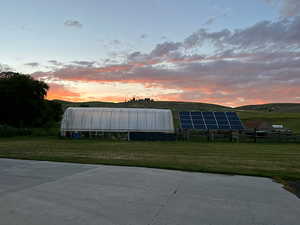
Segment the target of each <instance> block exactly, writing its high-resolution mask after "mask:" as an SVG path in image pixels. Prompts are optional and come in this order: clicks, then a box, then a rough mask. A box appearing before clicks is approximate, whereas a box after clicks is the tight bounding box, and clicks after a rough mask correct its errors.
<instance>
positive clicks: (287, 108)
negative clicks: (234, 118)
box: [236, 103, 300, 113]
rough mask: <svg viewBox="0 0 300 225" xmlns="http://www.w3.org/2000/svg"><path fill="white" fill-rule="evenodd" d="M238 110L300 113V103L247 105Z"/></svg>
mask: <svg viewBox="0 0 300 225" xmlns="http://www.w3.org/2000/svg"><path fill="white" fill-rule="evenodd" d="M236 109H237V110H247V111H248V110H250V111H253V110H254V111H260V112H280V113H300V103H271V104H263V105H245V106H240V107H237V108H236Z"/></svg>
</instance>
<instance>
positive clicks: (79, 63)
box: [71, 61, 96, 67]
mask: <svg viewBox="0 0 300 225" xmlns="http://www.w3.org/2000/svg"><path fill="white" fill-rule="evenodd" d="M71 63H73V64H76V65H79V66H87V67H92V66H93V65H94V64H95V63H96V61H72V62H71Z"/></svg>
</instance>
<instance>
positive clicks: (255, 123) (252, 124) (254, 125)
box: [244, 120, 272, 130]
mask: <svg viewBox="0 0 300 225" xmlns="http://www.w3.org/2000/svg"><path fill="white" fill-rule="evenodd" d="M244 125H245V127H246V128H247V129H257V130H272V124H271V123H269V122H267V121H264V120H249V121H246V122H244Z"/></svg>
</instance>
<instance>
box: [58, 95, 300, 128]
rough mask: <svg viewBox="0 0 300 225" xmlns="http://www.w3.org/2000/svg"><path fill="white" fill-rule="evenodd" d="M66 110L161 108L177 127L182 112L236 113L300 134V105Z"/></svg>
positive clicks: (170, 104)
mask: <svg viewBox="0 0 300 225" xmlns="http://www.w3.org/2000/svg"><path fill="white" fill-rule="evenodd" d="M55 101H58V102H60V103H61V104H62V105H63V107H64V108H67V107H113V108H118V107H120V108H127V107H128V108H159V109H171V110H172V112H173V116H174V120H175V126H176V127H178V126H179V123H178V112H180V111H236V112H237V113H238V114H239V116H240V117H241V119H242V120H243V122H246V121H251V120H264V121H267V122H269V123H271V124H282V125H284V126H285V127H287V128H290V129H293V130H294V131H295V132H300V104H296V103H278V104H275V103H274V104H265V105H249V106H241V107H237V108H231V107H226V106H221V105H215V104H207V103H196V102H171V101H157V102H151V103H145V102H135V103H123V102H122V103H112V102H66V101H60V100H55Z"/></svg>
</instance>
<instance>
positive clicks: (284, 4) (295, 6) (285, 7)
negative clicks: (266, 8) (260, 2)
mask: <svg viewBox="0 0 300 225" xmlns="http://www.w3.org/2000/svg"><path fill="white" fill-rule="evenodd" d="M264 1H265V2H267V3H269V4H270V5H272V6H274V5H275V4H276V3H277V2H278V0H264ZM279 13H280V15H281V16H283V17H293V16H297V15H300V1H299V0H280V10H279Z"/></svg>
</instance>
